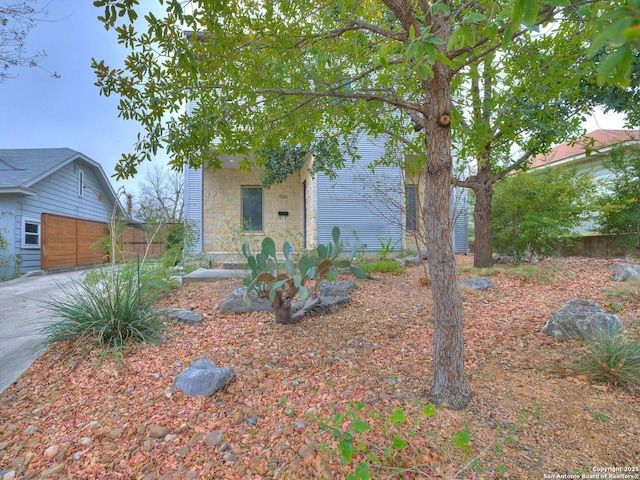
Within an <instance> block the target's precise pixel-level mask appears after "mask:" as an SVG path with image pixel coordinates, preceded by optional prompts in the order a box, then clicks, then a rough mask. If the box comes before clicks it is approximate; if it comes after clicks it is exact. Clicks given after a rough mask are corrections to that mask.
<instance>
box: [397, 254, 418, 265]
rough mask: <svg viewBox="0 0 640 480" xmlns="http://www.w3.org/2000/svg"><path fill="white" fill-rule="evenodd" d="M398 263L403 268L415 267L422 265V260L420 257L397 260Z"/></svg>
mask: <svg viewBox="0 0 640 480" xmlns="http://www.w3.org/2000/svg"><path fill="white" fill-rule="evenodd" d="M396 262H398V265H400V266H401V267H415V266H418V265H420V264H422V259H421V258H420V257H419V256H418V255H415V256H412V257H401V258H396Z"/></svg>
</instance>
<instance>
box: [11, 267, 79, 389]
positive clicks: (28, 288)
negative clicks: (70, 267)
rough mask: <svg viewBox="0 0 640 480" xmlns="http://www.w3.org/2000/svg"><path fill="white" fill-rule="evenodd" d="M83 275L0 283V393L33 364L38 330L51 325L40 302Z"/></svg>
mask: <svg viewBox="0 0 640 480" xmlns="http://www.w3.org/2000/svg"><path fill="white" fill-rule="evenodd" d="M83 274H84V272H82V271H74V272H65V273H55V274H47V275H39V276H33V277H28V278H19V279H17V280H10V281H8V282H0V393H2V392H4V391H5V390H6V389H7V387H9V386H10V385H11V384H12V383H13V382H14V381H15V380H16V379H17V378H18V377H19V376H20V375H22V372H24V371H25V370H26V369H27V368H29V366H30V365H31V363H33V361H34V360H35V359H36V358H38V355H40V353H41V352H40V351H34V348H35V345H36V344H37V343H38V341H39V340H40V336H39V335H38V329H39V328H40V327H41V326H42V325H43V324H44V323H47V322H52V321H55V319H53V318H52V317H51V316H50V315H49V313H48V312H47V309H46V307H45V306H44V305H43V304H42V302H46V301H47V300H49V299H51V298H55V297H59V296H61V295H62V291H61V289H60V285H62V286H69V285H70V284H71V283H72V282H73V281H74V280H80V279H81V278H82V275H83Z"/></svg>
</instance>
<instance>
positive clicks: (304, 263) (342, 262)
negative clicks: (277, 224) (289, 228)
mask: <svg viewBox="0 0 640 480" xmlns="http://www.w3.org/2000/svg"><path fill="white" fill-rule="evenodd" d="M331 233H332V238H333V240H334V242H336V243H328V244H326V245H322V244H321V245H318V247H317V248H316V251H315V254H314V253H307V254H304V255H301V256H300V257H299V258H298V259H297V262H298V265H297V266H296V260H295V258H293V257H292V252H293V248H292V246H291V244H290V243H289V242H284V243H283V245H282V255H283V256H284V259H285V260H284V262H278V260H277V257H276V245H275V242H274V241H273V239H272V238H270V237H265V238H264V239H263V240H262V243H261V250H260V252H258V253H257V254H256V255H253V254H252V253H251V248H250V247H249V245H248V244H243V245H242V254H243V255H244V257H245V258H246V259H247V265H248V266H249V268H250V269H251V274H250V276H249V277H246V278H244V279H243V283H244V285H245V286H246V287H247V291H246V293H245V295H244V301H245V303H247V304H248V305H251V300H250V298H249V293H250V292H251V290H254V289H256V290H257V291H258V292H259V293H260V295H261V296H263V297H266V296H267V294H268V297H269V300H270V301H271V302H272V303H273V302H274V301H276V299H277V298H278V297H280V298H281V299H282V298H283V295H285V292H286V294H287V295H291V298H293V296H295V295H296V294H298V295H299V296H300V299H301V300H307V299H308V298H309V296H310V295H312V292H313V294H314V295H316V296H317V294H318V287H319V284H320V282H321V281H322V280H324V279H331V280H335V279H336V278H337V277H338V272H339V269H341V268H350V269H351V272H352V273H353V275H354V276H356V278H359V279H363V278H368V274H367V273H366V272H364V271H363V270H362V269H361V268H360V267H358V266H355V265H352V263H351V262H352V260H353V257H352V258H351V259H346V258H340V254H341V253H342V245H341V244H340V229H339V228H338V227H334V228H333V229H332V232H331ZM308 281H315V286H314V287H313V289H312V290H310V289H309V288H307V286H306V285H305V283H306V282H308Z"/></svg>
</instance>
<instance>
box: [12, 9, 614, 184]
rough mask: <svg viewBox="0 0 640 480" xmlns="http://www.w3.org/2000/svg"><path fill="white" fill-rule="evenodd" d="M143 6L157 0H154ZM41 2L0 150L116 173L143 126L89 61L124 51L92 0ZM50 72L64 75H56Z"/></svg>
mask: <svg viewBox="0 0 640 480" xmlns="http://www.w3.org/2000/svg"><path fill="white" fill-rule="evenodd" d="M141 3H142V4H143V5H144V4H146V5H157V2H156V1H154V0H142V1H141ZM40 5H41V6H42V7H45V6H46V8H47V10H48V16H47V17H46V21H44V22H40V23H39V24H38V25H37V26H36V27H35V28H34V29H33V30H32V31H31V32H30V34H29V36H28V38H27V46H28V50H29V51H39V50H45V51H46V53H47V57H46V58H45V59H44V60H43V62H42V64H43V67H44V68H45V69H46V70H48V71H46V70H43V69H39V68H20V69H15V70H13V73H14V74H17V75H18V76H17V78H14V79H9V80H7V81H5V82H4V83H0V148H48V147H69V148H72V149H74V150H78V151H79V152H82V153H83V154H85V155H87V156H88V157H90V158H92V159H93V160H95V161H96V162H98V163H100V164H101V165H102V167H103V169H104V171H105V172H106V174H107V175H108V176H111V175H112V174H113V173H114V167H115V164H116V162H117V161H118V159H119V158H120V156H121V154H122V153H128V152H131V151H133V145H134V142H135V139H136V134H137V133H138V131H139V129H138V125H137V123H135V122H126V121H124V120H121V119H119V118H118V116H117V108H116V107H117V103H118V99H117V98H116V97H110V98H106V97H102V96H100V94H99V90H98V88H97V87H96V86H95V85H94V82H95V76H94V73H93V70H92V69H91V58H92V57H93V58H96V59H97V60H102V59H104V60H105V62H106V64H107V65H110V66H114V67H117V66H121V65H122V60H123V59H124V57H125V55H126V52H125V51H124V49H123V48H122V47H120V46H119V45H118V44H117V41H116V34H115V32H114V31H109V32H107V31H106V30H105V29H104V27H103V25H102V24H101V22H99V21H98V20H97V16H98V15H99V13H100V10H98V9H97V8H96V7H94V6H93V2H92V1H90V0H49V1H42V2H41V4H40ZM156 8H157V7H156ZM53 71H55V72H57V73H59V74H60V75H61V77H60V78H59V79H54V78H51V74H50V73H49V72H53ZM622 125H623V121H622V118H621V117H620V116H617V117H616V116H614V117H604V116H599V117H598V118H597V121H596V120H591V121H590V122H589V123H588V124H587V125H585V127H586V129H587V131H591V130H595V129H598V128H622ZM154 163H161V164H164V163H166V159H165V158H163V157H159V158H157V159H156V160H155V162H154ZM149 165H150V163H147V164H144V165H143V166H142V167H141V169H140V170H139V171H140V173H142V172H144V170H145V168H148V167H149ZM139 175H140V174H139ZM112 183H113V185H114V188H116V189H117V188H118V187H119V186H121V185H124V186H125V187H126V188H127V190H132V189H133V188H135V184H136V180H135V179H134V180H129V181H127V182H115V180H114V179H113V178H112Z"/></svg>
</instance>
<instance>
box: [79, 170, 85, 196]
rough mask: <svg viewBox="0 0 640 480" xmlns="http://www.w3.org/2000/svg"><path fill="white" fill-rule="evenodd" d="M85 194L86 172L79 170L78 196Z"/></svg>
mask: <svg viewBox="0 0 640 480" xmlns="http://www.w3.org/2000/svg"><path fill="white" fill-rule="evenodd" d="M83 195H84V172H83V171H82V170H78V196H79V197H82V196H83Z"/></svg>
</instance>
